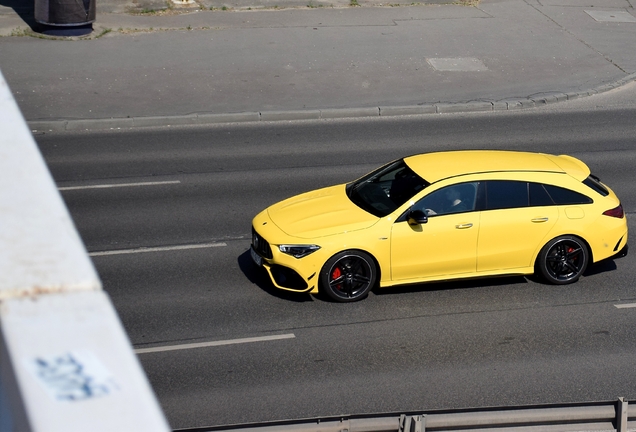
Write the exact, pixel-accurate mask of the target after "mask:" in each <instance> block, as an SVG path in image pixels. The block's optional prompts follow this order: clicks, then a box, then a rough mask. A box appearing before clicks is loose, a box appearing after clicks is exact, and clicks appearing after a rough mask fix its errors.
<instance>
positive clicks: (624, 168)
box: [36, 99, 636, 428]
mask: <svg viewBox="0 0 636 432" xmlns="http://www.w3.org/2000/svg"><path fill="white" fill-rule="evenodd" d="M629 100H633V99H629ZM585 104H589V102H585ZM592 104H594V103H592ZM603 106H604V107H597V106H593V110H590V109H589V106H577V105H576V104H575V105H569V106H565V105H564V106H560V107H557V108H552V109H550V110H533V111H524V112H517V113H505V114H494V113H490V114H481V115H447V116H427V117H413V118H401V119H400V118H395V119H366V120H361V121H360V120H350V121H320V122H297V123H261V124H258V125H240V126H228V125H225V126H223V125H221V126H216V127H210V128H199V127H191V128H171V129H168V128H164V129H138V130H131V131H125V130H122V131H112V132H104V133H92V134H88V133H64V134H61V133H60V134H58V133H52V134H43V135H37V136H36V139H37V141H38V144H39V145H40V148H41V149H42V152H43V154H44V156H45V158H46V160H47V163H48V164H49V167H50V169H51V171H52V174H53V176H54V178H55V180H56V182H57V183H58V186H59V187H61V188H74V187H86V186H98V185H113V184H129V185H130V184H135V183H148V182H153V183H154V184H152V185H145V186H126V187H117V188H115V187H111V188H89V189H67V190H63V191H62V192H61V193H62V195H63V197H64V199H65V201H66V203H67V205H68V206H69V208H70V211H71V213H72V215H73V217H74V219H75V222H76V224H77V226H78V229H79V231H80V233H81V235H82V238H83V239H84V241H85V243H86V246H87V249H88V250H89V251H90V252H93V253H98V252H104V251H111V252H112V251H118V250H130V249H133V250H136V252H138V253H132V254H119V253H116V254H113V255H100V256H94V257H93V260H94V263H95V266H96V267H97V270H98V272H99V274H100V277H101V278H102V281H103V284H104V288H105V290H106V291H107V292H108V293H109V295H110V296H111V298H112V300H113V302H114V304H115V306H116V308H117V310H118V312H119V314H120V317H121V319H122V321H123V323H124V325H125V327H126V329H127V331H128V334H129V337H130V339H131V341H132V343H133V345H134V346H135V348H151V347H158V348H161V347H166V346H171V345H176V344H188V343H197V342H214V341H216V342H219V341H236V339H241V338H249V337H265V336H278V337H279V338H278V339H274V340H262V341H258V342H251V343H240V344H239V343H232V344H225V345H215V346H208V347H203V348H196V349H183V350H174V351H159V352H151V353H143V354H139V356H140V359H141V361H142V364H143V366H144V368H145V370H146V372H147V374H148V376H149V379H150V381H151V383H152V385H153V387H154V389H155V391H156V393H157V395H158V397H159V399H160V402H161V403H162V406H163V408H164V410H165V412H166V415H167V417H168V419H169V421H170V423H171V425H172V427H174V428H185V427H194V426H204V425H222V424H233V423H244V422H256V421H265V420H280V419H288V418H305V417H314V416H327V415H337V414H362V413H370V412H388V411H418V410H427V409H429V410H430V409H437V408H461V407H476V406H499V405H516V404H532V403H558V402H573V401H590V400H608V399H614V398H616V397H618V396H624V397H626V398H628V399H635V398H636V374H635V373H634V366H633V365H634V355H635V354H634V353H636V332H634V331H633V328H634V327H635V325H636V308H617V307H616V306H615V305H621V304H630V303H635V302H636V283H635V282H636V267H635V266H634V264H635V260H636V258H635V257H634V254H632V255H629V256H628V257H626V258H624V259H621V260H616V261H609V262H606V263H603V264H601V265H598V266H595V267H593V268H592V269H590V270H588V272H587V273H586V275H585V276H584V277H583V278H582V279H581V280H580V281H579V282H578V283H577V284H575V285H571V286H565V287H553V286H547V285H543V284H541V283H539V282H537V281H534V280H533V279H532V278H530V279H526V278H521V277H519V278H503V279H487V280H481V281H476V282H475V281H473V282H463V283H444V284H428V285H419V286H412V287H406V288H399V289H387V290H384V291H379V292H375V293H372V294H371V295H370V296H369V298H367V299H366V300H364V301H362V302H359V303H355V304H336V303H332V302H329V301H327V300H326V299H324V298H321V297H317V298H314V297H311V296H309V295H288V294H284V293H280V292H277V291H275V290H273V289H272V288H271V287H270V285H269V283H268V282H267V281H266V280H265V279H264V278H263V277H262V275H261V274H260V273H259V272H258V271H257V270H256V269H255V268H254V267H253V266H252V265H251V262H250V260H249V255H248V254H247V253H246V251H247V249H248V247H249V237H250V221H251V218H252V217H253V216H254V215H255V214H256V213H257V212H258V211H260V210H261V209H262V208H264V207H265V206H267V205H269V204H271V203H273V202H275V201H277V200H279V199H282V198H284V197H287V196H290V195H293V194H295V193H298V192H301V191H305V190H308V189H312V188H316V187H320V186H324V185H328V184H333V183H338V182H344V181H347V180H350V179H353V178H355V177H357V176H359V175H361V174H363V173H364V172H366V171H368V170H370V169H371V168H373V167H375V166H377V165H379V164H381V163H384V162H386V161H388V160H390V159H392V158H396V157H399V156H403V155H408V154H412V153H416V152H422V151H432V150H443V149H460V148H462V149H469V148H470V149H472V148H490V149H514V150H531V151H543V152H551V153H568V154H571V155H574V156H577V157H579V158H581V159H583V160H584V161H585V162H587V163H588V164H589V165H590V167H591V168H592V170H593V172H594V173H596V174H597V175H598V176H600V177H601V179H602V180H603V181H605V182H606V183H608V184H609V185H610V186H612V188H613V189H614V190H615V191H616V192H617V194H618V195H619V197H621V199H622V201H623V205H624V207H625V209H626V211H627V212H628V216H629V217H631V219H630V221H629V224H630V229H631V230H632V232H636V231H634V230H635V229H636V223H634V222H633V219H634V214H635V213H636V186H635V185H636V182H635V180H636V172H635V171H634V162H633V161H634V160H636V138H634V136H635V135H634V122H633V119H634V118H635V116H636V107H635V106H634V105H633V103H631V102H630V103H628V104H621V103H619V104H617V105H612V104H611V103H610V104H604V105H603ZM570 107H572V108H573V109H570ZM511 241H514V239H511ZM194 245H198V246H205V247H201V248H192V249H171V250H164V251H155V252H149V251H145V252H141V251H139V250H138V248H142V247H146V248H147V247H175V246H185V247H192V246H194Z"/></svg>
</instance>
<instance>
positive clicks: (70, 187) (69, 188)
mask: <svg viewBox="0 0 636 432" xmlns="http://www.w3.org/2000/svg"><path fill="white" fill-rule="evenodd" d="M179 183H181V181H180V180H170V181H158V182H143V183H119V184H117V183H114V184H101V185H90V186H66V187H60V188H58V190H60V191H70V190H81V189H108V188H118V187H135V186H160V185H167V184H179Z"/></svg>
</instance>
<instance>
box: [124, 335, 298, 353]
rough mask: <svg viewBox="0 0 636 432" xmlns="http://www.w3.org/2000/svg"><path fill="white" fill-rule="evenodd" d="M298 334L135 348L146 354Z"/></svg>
mask: <svg viewBox="0 0 636 432" xmlns="http://www.w3.org/2000/svg"><path fill="white" fill-rule="evenodd" d="M295 337H296V335H294V334H293V333H289V334H282V335H274V336H260V337H251V338H243V339H230V340H221V341H214V342H200V343H191V344H182V345H167V346H160V347H153V348H137V349H136V350H135V353H136V354H146V353H154V352H165V351H177V350H186V349H194V348H207V347H213V346H222V345H235V344H243V343H252V342H267V341H274V340H281V339H294V338H295Z"/></svg>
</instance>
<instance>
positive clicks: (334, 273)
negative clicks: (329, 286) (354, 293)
mask: <svg viewBox="0 0 636 432" xmlns="http://www.w3.org/2000/svg"><path fill="white" fill-rule="evenodd" d="M340 276H342V271H340V267H336V268H335V269H333V271H332V272H331V280H332V281H335V280H336V279H338V278H339V277H340ZM335 288H336V289H338V290H340V289H342V284H338V285H336V287H335Z"/></svg>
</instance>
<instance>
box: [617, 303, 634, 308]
mask: <svg viewBox="0 0 636 432" xmlns="http://www.w3.org/2000/svg"><path fill="white" fill-rule="evenodd" d="M614 307H615V308H617V309H627V308H636V303H623V304H617V305H614Z"/></svg>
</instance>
